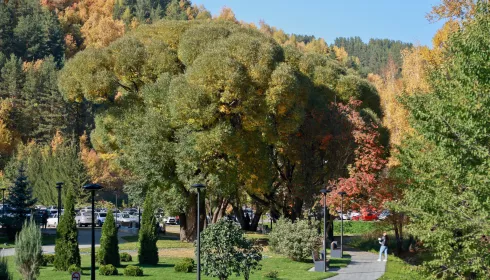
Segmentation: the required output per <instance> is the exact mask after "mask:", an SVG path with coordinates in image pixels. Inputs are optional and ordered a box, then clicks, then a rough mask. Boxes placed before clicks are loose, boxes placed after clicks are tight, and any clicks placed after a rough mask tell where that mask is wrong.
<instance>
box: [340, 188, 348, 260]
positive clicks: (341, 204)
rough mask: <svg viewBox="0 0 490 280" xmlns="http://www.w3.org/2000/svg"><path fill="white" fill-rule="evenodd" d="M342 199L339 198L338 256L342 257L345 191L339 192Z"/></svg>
mask: <svg viewBox="0 0 490 280" xmlns="http://www.w3.org/2000/svg"><path fill="white" fill-rule="evenodd" d="M339 194H340V196H341V197H342V199H341V200H340V221H341V222H340V256H341V257H342V258H343V257H344V195H346V194H347V193H346V192H339Z"/></svg>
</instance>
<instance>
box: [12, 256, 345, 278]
mask: <svg viewBox="0 0 490 280" xmlns="http://www.w3.org/2000/svg"><path fill="white" fill-rule="evenodd" d="M265 255H266V257H265V258H264V259H263V260H262V262H261V264H262V269H261V270H258V271H255V272H254V273H253V274H252V275H251V277H250V279H251V280H258V279H264V278H265V277H264V274H266V273H267V272H270V271H273V270H276V271H278V272H279V275H278V277H279V278H278V279H288V280H296V279H297V280H303V279H304V280H320V279H325V278H329V277H332V276H334V275H336V273H333V272H326V273H323V272H308V269H310V268H311V267H313V263H302V262H294V261H291V260H289V259H287V258H284V257H282V256H278V255H275V254H269V253H266V254H265ZM179 260H180V259H179V258H160V263H159V264H158V266H156V267H142V268H143V271H144V277H143V278H142V279H145V280H156V279H172V280H173V279H175V280H187V279H188V280H194V279H196V275H195V271H194V273H177V272H175V271H174V265H175V263H176V262H178V261H179ZM8 261H9V269H10V271H13V272H14V279H20V274H19V273H18V272H17V271H14V270H15V267H14V264H13V258H12V257H9V258H8ZM89 264H90V257H89V256H82V269H83V270H84V274H83V276H82V279H83V278H85V279H88V278H89V276H88V275H89V274H90V267H89ZM127 264H133V265H137V263H136V262H130V263H125V264H124V266H125V265H127ZM124 266H123V267H124ZM123 267H121V268H118V271H119V275H120V276H118V277H114V276H100V275H98V271H97V272H96V273H97V279H108V280H109V279H120V280H125V279H134V277H126V276H123V275H122V274H123V272H124V268H123ZM68 278H69V274H68V272H59V271H54V270H53V267H52V266H48V267H43V268H42V269H41V275H40V277H39V278H38V279H49V280H66V279H68ZM202 279H203V280H204V279H207V280H211V279H216V278H210V277H206V276H204V275H203V277H202ZM229 279H233V280H234V279H243V276H240V277H236V276H232V277H230V278H229Z"/></svg>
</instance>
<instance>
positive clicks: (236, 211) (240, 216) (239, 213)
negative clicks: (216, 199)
mask: <svg viewBox="0 0 490 280" xmlns="http://www.w3.org/2000/svg"><path fill="white" fill-rule="evenodd" d="M232 206H233V213H234V214H235V217H236V218H237V219H238V222H239V223H240V226H241V227H242V229H243V230H249V228H250V225H249V224H248V225H247V223H245V216H244V215H243V209H242V208H241V207H236V206H235V205H232Z"/></svg>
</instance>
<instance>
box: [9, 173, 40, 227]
mask: <svg viewBox="0 0 490 280" xmlns="http://www.w3.org/2000/svg"><path fill="white" fill-rule="evenodd" d="M24 172H25V171H24V169H23V167H21V168H20V169H19V174H18V176H17V179H16V180H15V182H14V185H13V186H12V187H11V188H10V190H9V196H8V198H7V203H8V204H9V205H10V207H11V208H12V209H13V210H12V212H13V217H12V218H11V220H10V223H8V224H9V225H10V226H11V227H13V228H14V229H20V228H21V227H22V223H23V222H24V220H25V218H26V216H27V214H28V213H29V208H31V207H32V206H33V205H34V204H35V203H36V201H37V199H35V198H33V197H32V189H31V187H30V186H29V182H28V181H27V176H25V175H24Z"/></svg>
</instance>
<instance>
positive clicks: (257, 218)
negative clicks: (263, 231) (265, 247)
mask: <svg viewBox="0 0 490 280" xmlns="http://www.w3.org/2000/svg"><path fill="white" fill-rule="evenodd" d="M262 213H263V211H262V210H257V212H255V216H254V218H253V219H252V221H251V222H250V230H251V231H257V227H258V226H259V222H260V217H261V216H262Z"/></svg>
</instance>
